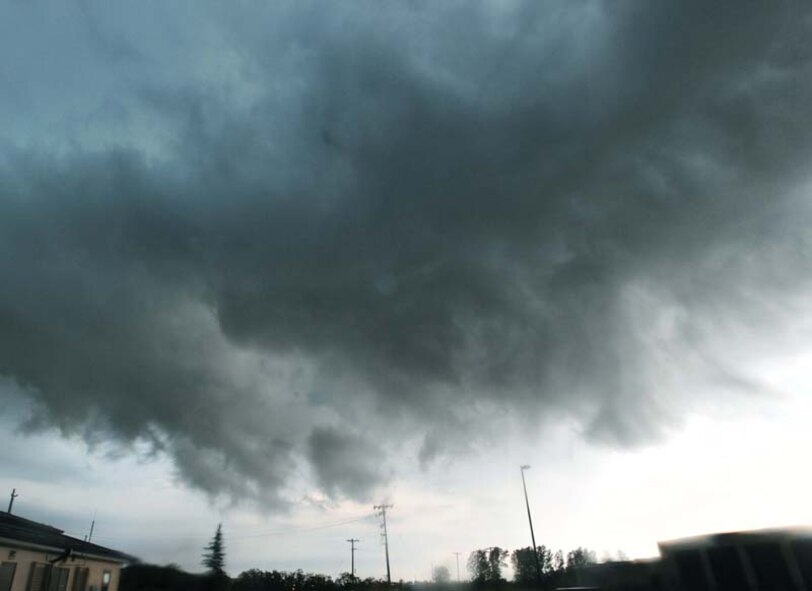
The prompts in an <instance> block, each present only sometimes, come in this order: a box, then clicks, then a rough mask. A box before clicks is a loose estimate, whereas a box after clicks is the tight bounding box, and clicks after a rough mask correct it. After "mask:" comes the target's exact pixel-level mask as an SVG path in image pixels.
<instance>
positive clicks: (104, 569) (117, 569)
mask: <svg viewBox="0 0 812 591" xmlns="http://www.w3.org/2000/svg"><path fill="white" fill-rule="evenodd" d="M135 561H136V559H135V558H133V557H132V556H128V555H127V554H124V553H122V552H118V551H116V550H112V549H110V548H105V547H104V546H99V545H98V544H91V543H89V542H86V541H84V540H79V539H77V538H73V537H71V536H68V535H65V533H64V531H63V530H60V529H57V528H55V527H51V526H50V525H45V524H43V523H37V522H35V521H31V520H29V519H24V518H22V517H19V516H17V515H11V514H9V513H5V512H0V591H118V583H119V580H120V575H121V567H122V566H124V565H125V564H128V563H131V562H135Z"/></svg>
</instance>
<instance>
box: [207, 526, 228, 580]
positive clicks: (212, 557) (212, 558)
mask: <svg viewBox="0 0 812 591" xmlns="http://www.w3.org/2000/svg"><path fill="white" fill-rule="evenodd" d="M225 565H226V552H225V548H224V547H223V524H222V523H221V524H219V525H218V526H217V531H216V532H214V537H213V538H212V539H211V542H209V545H208V546H206V551H205V552H204V553H203V566H205V567H206V568H207V569H209V574H210V575H225V574H226V570H225Z"/></svg>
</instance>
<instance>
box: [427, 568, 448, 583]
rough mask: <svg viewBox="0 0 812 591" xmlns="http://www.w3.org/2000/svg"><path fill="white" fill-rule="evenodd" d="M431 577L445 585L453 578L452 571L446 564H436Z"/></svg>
mask: <svg viewBox="0 0 812 591" xmlns="http://www.w3.org/2000/svg"><path fill="white" fill-rule="evenodd" d="M431 579H432V580H433V581H434V582H435V583H437V584H438V585H445V584H447V583H448V582H449V581H450V580H451V573H450V572H448V568H447V567H445V566H435V567H434V570H433V571H432V573H431Z"/></svg>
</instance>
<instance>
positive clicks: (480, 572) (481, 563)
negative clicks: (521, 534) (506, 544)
mask: <svg viewBox="0 0 812 591" xmlns="http://www.w3.org/2000/svg"><path fill="white" fill-rule="evenodd" d="M507 557H508V551H507V550H503V549H502V548H500V547H499V546H492V547H491V548H484V549H479V550H474V551H473V552H471V554H470V555H469V556H468V570H469V571H471V578H472V579H473V581H474V582H475V583H480V584H481V583H499V582H502V581H504V580H505V579H503V578H502V568H503V567H504V566H506V565H507Z"/></svg>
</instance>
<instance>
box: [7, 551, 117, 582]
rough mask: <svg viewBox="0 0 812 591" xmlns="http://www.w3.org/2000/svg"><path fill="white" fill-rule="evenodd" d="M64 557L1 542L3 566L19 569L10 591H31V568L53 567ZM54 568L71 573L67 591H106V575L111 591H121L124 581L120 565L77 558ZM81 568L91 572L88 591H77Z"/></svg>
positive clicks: (102, 560)
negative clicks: (10, 565) (52, 565)
mask: <svg viewBox="0 0 812 591" xmlns="http://www.w3.org/2000/svg"><path fill="white" fill-rule="evenodd" d="M61 555H62V552H60V551H59V550H57V549H53V550H46V549H42V550H37V549H34V548H26V547H22V546H15V545H12V544H11V543H8V542H0V562H3V563H5V562H12V563H15V564H16V565H17V568H16V570H15V572H14V579H13V581H12V583H11V589H10V591H28V588H29V579H30V577H31V565H32V564H34V563H39V564H50V563H51V561H52V560H55V559H57V558H59V557H60V556H61ZM54 566H55V567H60V568H67V569H68V570H69V571H70V574H69V575H68V582H67V587H66V588H65V589H66V591H102V584H103V577H104V573H105V572H109V573H110V583H109V585H108V586H107V591H118V582H119V580H120V578H121V564H120V563H118V562H113V561H109V560H105V559H104V558H98V557H93V556H87V555H79V554H77V555H74V556H71V557H70V558H68V559H67V560H65V561H63V562H59V563H57V564H55V565H54ZM79 568H87V569H88V577H87V585H86V586H85V588H84V589H74V582H75V577H76V572H77V569H79ZM0 591H4V590H0Z"/></svg>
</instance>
